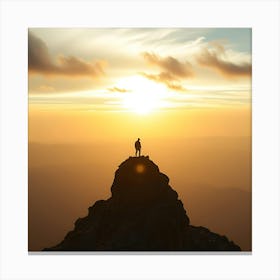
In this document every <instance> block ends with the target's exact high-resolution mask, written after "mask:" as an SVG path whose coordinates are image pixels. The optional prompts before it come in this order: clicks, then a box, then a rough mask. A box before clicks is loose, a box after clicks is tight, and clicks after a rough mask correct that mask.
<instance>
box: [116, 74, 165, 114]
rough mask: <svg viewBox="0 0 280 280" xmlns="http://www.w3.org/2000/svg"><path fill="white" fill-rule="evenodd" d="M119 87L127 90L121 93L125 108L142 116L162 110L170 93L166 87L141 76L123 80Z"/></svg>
mask: <svg viewBox="0 0 280 280" xmlns="http://www.w3.org/2000/svg"><path fill="white" fill-rule="evenodd" d="M117 87H118V88H122V89H125V90H127V91H126V92H123V93H121V96H122V103H123V106H124V108H126V109H128V110H130V111H132V112H134V113H137V114H142V115H143V114H148V113H151V112H153V111H155V110H156V109H159V108H161V107H162V106H163V104H164V99H165V98H167V97H168V91H167V89H166V88H165V86H164V85H160V84H157V83H155V82H152V81H149V80H147V79H146V78H144V77H141V76H131V77H127V78H125V79H122V80H121V81H119V83H118V84H117Z"/></svg>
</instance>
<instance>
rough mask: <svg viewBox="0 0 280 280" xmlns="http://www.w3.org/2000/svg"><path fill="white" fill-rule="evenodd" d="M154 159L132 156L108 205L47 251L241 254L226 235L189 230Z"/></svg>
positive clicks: (99, 207)
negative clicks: (216, 252)
mask: <svg viewBox="0 0 280 280" xmlns="http://www.w3.org/2000/svg"><path fill="white" fill-rule="evenodd" d="M168 183H169V178H168V177H167V176H166V175H164V174H162V173H160V171H159V168H158V167H157V165H155V164H154V163H153V162H152V161H151V160H150V159H149V157H144V156H142V157H130V158H129V159H127V160H126V161H124V162H123V163H122V164H121V165H120V166H119V168H118V170H117V171H116V173H115V179H114V182H113V185H112V187H111V192H112V196H111V197H110V198H109V199H108V200H100V201H97V202H96V203H95V204H94V205H93V206H91V207H90V208H89V211H88V215H87V216H86V217H84V218H79V219H78V220H77V221H76V222H75V228H74V230H73V231H70V232H69V233H68V234H67V235H66V236H65V238H64V240H63V241H62V242H61V243H59V244H58V245H56V246H54V247H51V248H46V249H44V250H45V251H240V248H239V246H237V245H236V244H234V243H233V242H231V241H229V240H228V239H227V238H226V237H225V236H220V235H218V234H216V233H212V232H210V231H209V230H208V229H207V228H203V227H195V226H191V225H190V220H189V217H188V216H187V214H186V211H185V209H184V207H183V204H182V202H181V201H180V200H178V194H177V193H176V191H174V190H173V189H172V188H171V187H170V186H169V184H168Z"/></svg>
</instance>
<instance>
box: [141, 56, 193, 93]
mask: <svg viewBox="0 0 280 280" xmlns="http://www.w3.org/2000/svg"><path fill="white" fill-rule="evenodd" d="M142 55H143V57H144V59H145V60H146V61H147V62H148V63H149V64H151V65H155V66H157V67H158V68H159V69H160V70H162V72H160V73H158V74H148V73H141V74H142V75H143V76H144V77H146V78H148V79H150V80H153V81H155V82H158V83H163V84H165V85H166V86H167V87H168V88H169V89H172V90H176V91H186V89H185V88H184V87H183V86H182V85H181V84H180V80H181V79H186V78H191V77H193V76H194V72H193V70H192V65H191V64H190V63H189V62H188V61H185V62H184V63H183V62H180V61H179V60H177V59H176V58H174V57H172V56H167V57H161V56H159V55H157V54H155V53H149V52H144V53H143V54H142Z"/></svg>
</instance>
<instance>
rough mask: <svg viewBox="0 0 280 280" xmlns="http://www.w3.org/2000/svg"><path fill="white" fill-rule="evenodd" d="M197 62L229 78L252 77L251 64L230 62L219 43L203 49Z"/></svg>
mask: <svg viewBox="0 0 280 280" xmlns="http://www.w3.org/2000/svg"><path fill="white" fill-rule="evenodd" d="M197 62H198V63H199V64H200V65H203V66H206V67H209V68H213V69H215V70H216V71H218V72H219V73H221V74H222V75H224V76H226V77H229V78H232V77H237V76H244V77H246V76H248V77H250V76H251V75H252V64H251V62H248V61H241V62H233V61H231V60H229V57H228V53H227V52H226V51H225V49H224V47H223V46H222V45H221V44H219V43H211V44H210V45H209V46H208V47H203V48H202V49H201V52H200V53H199V54H198V55H197Z"/></svg>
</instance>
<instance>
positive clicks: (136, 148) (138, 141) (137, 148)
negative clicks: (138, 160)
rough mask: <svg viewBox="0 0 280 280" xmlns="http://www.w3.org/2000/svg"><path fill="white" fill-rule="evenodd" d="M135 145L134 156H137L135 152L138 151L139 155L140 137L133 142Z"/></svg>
mask: <svg viewBox="0 0 280 280" xmlns="http://www.w3.org/2000/svg"><path fill="white" fill-rule="evenodd" d="M134 146H135V156H136V157H137V153H139V157H140V155H141V143H140V138H138V139H137V141H136V142H135V144H134Z"/></svg>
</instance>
